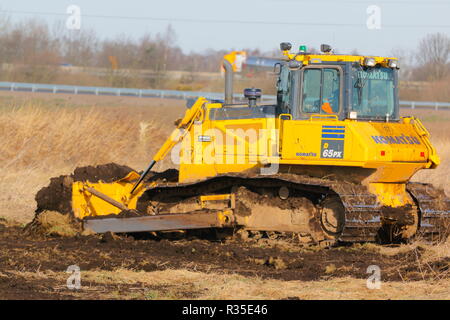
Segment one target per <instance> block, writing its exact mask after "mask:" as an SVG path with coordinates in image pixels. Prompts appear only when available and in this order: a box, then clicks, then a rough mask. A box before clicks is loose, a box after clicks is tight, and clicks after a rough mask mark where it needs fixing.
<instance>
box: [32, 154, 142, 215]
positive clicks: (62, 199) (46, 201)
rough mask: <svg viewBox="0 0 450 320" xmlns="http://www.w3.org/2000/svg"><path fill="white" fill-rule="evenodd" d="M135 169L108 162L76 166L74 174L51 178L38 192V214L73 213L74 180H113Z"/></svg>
mask: <svg viewBox="0 0 450 320" xmlns="http://www.w3.org/2000/svg"><path fill="white" fill-rule="evenodd" d="M131 171H134V170H133V169H132V168H130V167H127V166H123V165H118V164H116V163H108V164H104V165H99V166H96V167H94V166H87V167H79V168H76V169H75V171H74V173H73V174H70V175H62V176H59V177H56V178H51V179H50V184H49V185H48V186H47V187H44V188H42V189H41V190H39V191H38V193H37V194H36V197H35V199H36V202H37V209H36V215H39V214H40V213H41V212H43V211H46V210H48V211H57V212H60V213H62V214H70V213H72V183H73V182H74V181H90V182H94V183H95V182H99V181H104V182H113V181H115V180H118V179H121V178H123V177H125V176H126V175H127V174H128V173H130V172H131Z"/></svg>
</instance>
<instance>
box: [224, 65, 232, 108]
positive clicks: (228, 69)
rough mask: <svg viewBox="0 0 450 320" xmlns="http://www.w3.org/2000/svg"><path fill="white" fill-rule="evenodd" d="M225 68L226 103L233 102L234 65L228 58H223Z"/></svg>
mask: <svg viewBox="0 0 450 320" xmlns="http://www.w3.org/2000/svg"><path fill="white" fill-rule="evenodd" d="M223 68H224V69H225V104H232V103H233V74H234V72H233V66H232V65H231V63H230V62H229V61H228V60H225V59H224V60H223Z"/></svg>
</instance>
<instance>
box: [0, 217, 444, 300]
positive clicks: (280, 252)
mask: <svg viewBox="0 0 450 320" xmlns="http://www.w3.org/2000/svg"><path fill="white" fill-rule="evenodd" d="M0 230H1V231H0V247H1V248H2V250H1V251H0V298H2V299H71V298H81V299H84V298H87V299H90V298H93V297H94V296H95V297H97V298H98V297H100V298H118V297H120V298H127V299H132V298H151V297H148V294H149V292H153V293H154V294H155V295H157V296H155V297H154V298H156V297H159V298H183V299H191V298H200V297H205V296H208V293H207V292H206V291H204V290H213V289H212V288H211V289H203V290H199V288H198V287H196V286H193V287H192V288H190V289H189V290H188V289H187V288H186V285H185V284H183V285H181V284H180V285H178V284H177V283H176V281H173V280H172V281H170V278H165V281H166V282H169V283H166V284H153V285H149V283H146V282H145V281H140V276H139V275H142V277H144V278H145V277H148V276H154V275H156V274H162V275H163V274H169V275H170V274H172V273H173V272H179V273H180V272H181V271H183V272H184V273H185V275H186V274H190V275H191V276H192V275H198V274H205V275H206V278H210V277H211V276H214V275H217V276H220V277H223V278H235V279H241V280H240V281H244V282H245V281H248V282H252V281H253V280H254V281H256V283H257V282H265V281H268V282H273V281H275V282H280V283H290V284H292V283H309V284H310V285H313V284H317V283H322V284H324V285H325V284H327V283H328V282H329V281H337V280H339V281H343V279H346V280H345V281H344V282H351V281H355V282H357V283H360V284H361V287H360V288H359V293H361V292H368V289H367V287H366V283H365V282H366V279H367V278H368V276H369V275H368V273H367V268H368V267H369V266H370V265H377V266H379V267H380V269H381V272H382V273H381V277H382V278H381V279H382V281H383V283H389V284H394V283H397V284H399V283H402V284H403V285H405V284H409V285H410V286H411V288H413V287H415V285H417V286H418V287H420V286H422V285H424V284H428V285H429V286H431V285H432V286H434V288H435V290H437V292H435V294H433V295H430V296H429V297H433V298H442V299H448V298H450V291H449V290H448V288H449V287H448V283H449V279H450V277H449V275H450V256H448V255H446V254H442V251H441V252H440V251H436V248H434V249H430V247H428V246H427V245H414V246H403V247H401V248H400V247H381V246H377V245H372V244H365V245H352V246H344V247H338V248H331V249H324V248H319V247H310V246H308V247H301V246H298V245H296V244H293V243H290V242H289V241H287V240H270V239H260V240H258V241H256V240H253V241H250V242H242V241H238V240H228V241H225V242H218V241H211V240H205V239H194V240H176V241H175V240H149V239H143V240H139V238H137V239H135V238H133V237H131V236H117V235H114V236H113V235H110V234H108V235H103V236H99V235H91V236H76V237H71V238H62V237H45V236H37V235H36V234H32V235H30V234H27V233H24V231H23V229H22V228H21V227H19V226H14V225H10V224H8V223H2V224H0ZM448 245H449V243H447V244H444V245H441V246H448ZM433 250H434V251H433ZM441 250H442V248H441ZM71 265H77V266H79V268H80V270H81V281H82V288H81V289H80V290H75V291H72V290H69V289H68V288H67V286H66V281H67V278H68V277H69V275H68V274H67V273H66V270H67V268H68V267H69V266H71ZM124 274H128V276H136V279H134V280H133V281H131V282H127V281H125V280H120V281H118V282H116V281H115V278H116V276H117V277H118V278H119V279H120V278H121V277H123V275H124ZM162 279H163V278H161V279H160V282H161V280H162ZM242 279H245V280H242ZM206 281H207V280H205V283H204V285H206ZM209 281H211V280H209ZM442 285H444V287H441V286H442ZM445 286H447V287H445ZM167 287H170V289H171V290H170V296H167V292H166V289H167ZM335 290H342V288H341V289H339V288H336V289H335ZM99 291H101V292H99ZM369 291H371V290H369ZM164 292H166V294H165V293H164ZM343 293H344V292H343ZM357 293H358V292H355V294H357ZM115 294H117V295H118V296H114V295H115ZM223 294H225V295H230V292H229V291H228V288H225V289H224V292H223ZM242 294H243V293H242V292H241V293H239V295H242ZM283 294H284V293H283V290H282V289H280V292H278V293H277V296H278V297H279V298H282V297H283ZM297 294H298V295H299V296H301V294H302V288H301V287H299V288H298V289H297ZM309 294H311V292H309ZM347 294H348V293H347ZM424 294H425V293H424ZM244 296H245V294H244ZM262 297H264V298H269V297H270V296H264V292H261V293H260V296H259V298H262ZM286 297H287V296H286ZM326 297H327V296H320V295H317V296H316V297H315V298H326ZM328 297H330V296H328ZM425 297H427V295H425ZM365 298H370V295H369V296H366V297H365ZM390 298H404V297H402V296H397V297H395V296H391V297H390Z"/></svg>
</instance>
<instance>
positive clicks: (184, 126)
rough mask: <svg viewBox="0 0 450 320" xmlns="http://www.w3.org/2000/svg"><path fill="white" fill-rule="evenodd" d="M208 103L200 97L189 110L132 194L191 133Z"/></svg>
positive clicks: (134, 187)
mask: <svg viewBox="0 0 450 320" xmlns="http://www.w3.org/2000/svg"><path fill="white" fill-rule="evenodd" d="M205 102H206V99H205V98H203V97H199V98H198V99H197V101H196V102H195V103H194V105H193V106H192V107H191V108H190V109H188V110H187V111H186V113H185V115H184V118H183V119H181V121H180V123H178V126H177V128H176V129H175V130H173V132H172V134H171V135H170V137H169V138H168V139H167V140H166V142H164V144H163V145H162V147H161V148H160V149H159V150H158V152H157V153H156V155H155V156H154V157H153V160H152V162H150V165H149V166H148V168H147V169H146V170H145V171H144V173H142V175H141V176H140V178H139V180H138V181H137V182H136V184H135V185H134V186H133V189H132V190H131V194H133V192H134V190H136V188H137V187H138V186H139V185H140V184H141V182H142V181H143V180H144V179H145V177H146V176H147V175H148V173H149V172H150V170H151V169H152V168H153V166H154V165H155V164H156V162H158V161H160V160H163V159H164V158H165V156H166V155H167V154H168V153H169V152H170V150H172V148H173V147H174V146H175V145H176V144H177V143H178V142H180V141H181V140H182V139H183V137H184V136H185V135H186V134H187V132H188V131H189V128H190V126H191V125H192V123H193V121H194V120H195V119H196V117H197V115H198V114H199V113H200V112H201V110H202V107H203V104H204V103H205Z"/></svg>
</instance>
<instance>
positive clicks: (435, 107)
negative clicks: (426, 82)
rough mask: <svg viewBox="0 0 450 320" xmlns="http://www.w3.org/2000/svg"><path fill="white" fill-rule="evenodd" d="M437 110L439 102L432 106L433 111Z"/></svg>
mask: <svg viewBox="0 0 450 320" xmlns="http://www.w3.org/2000/svg"><path fill="white" fill-rule="evenodd" d="M438 109H439V102H436V103H435V105H434V110H438Z"/></svg>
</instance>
